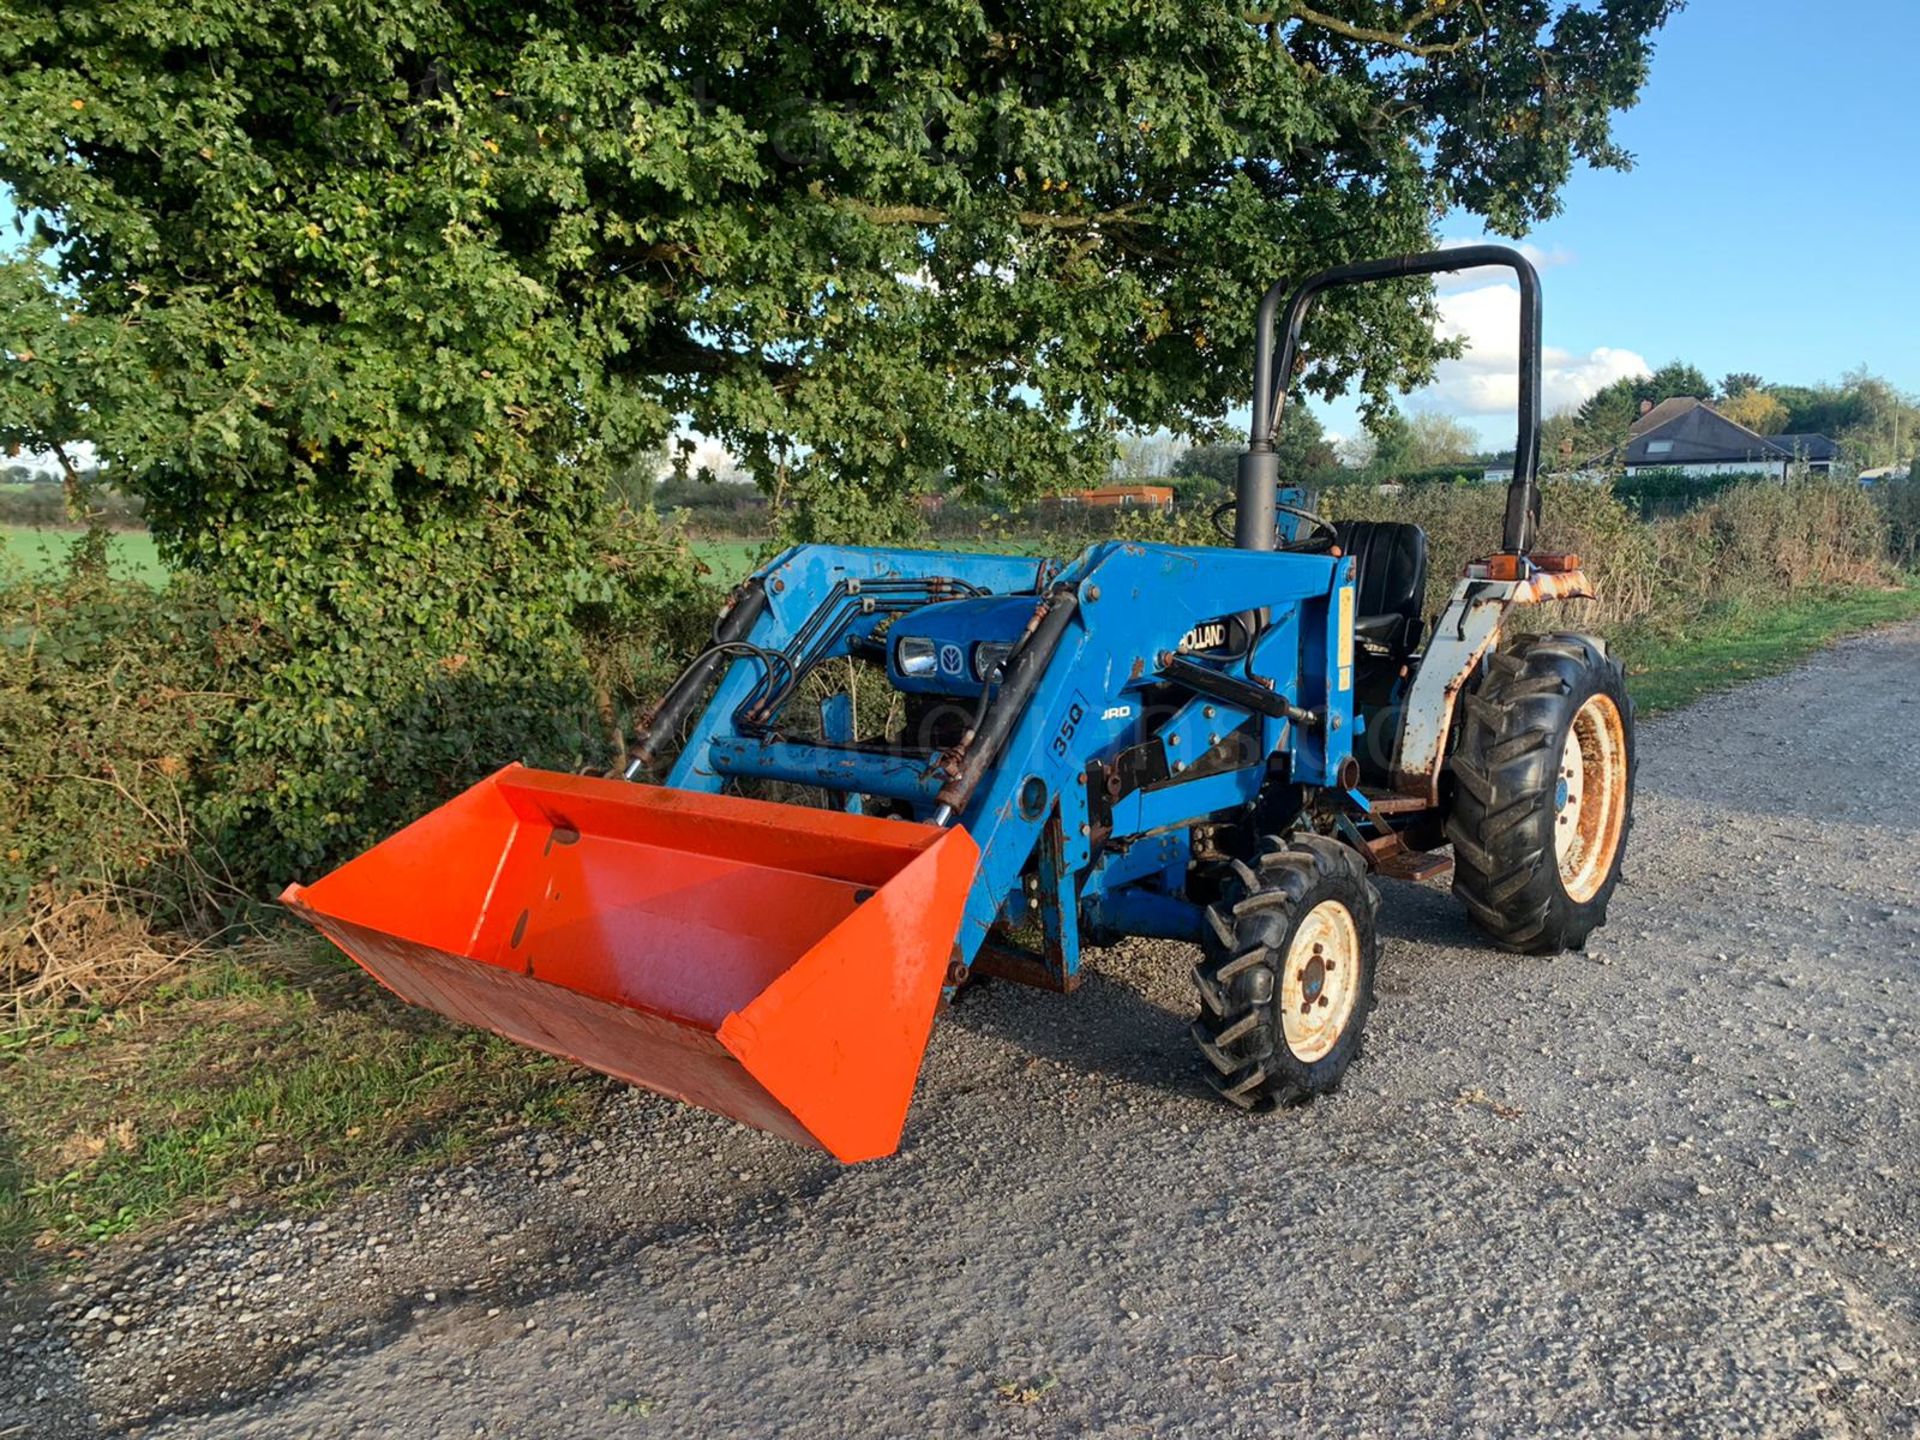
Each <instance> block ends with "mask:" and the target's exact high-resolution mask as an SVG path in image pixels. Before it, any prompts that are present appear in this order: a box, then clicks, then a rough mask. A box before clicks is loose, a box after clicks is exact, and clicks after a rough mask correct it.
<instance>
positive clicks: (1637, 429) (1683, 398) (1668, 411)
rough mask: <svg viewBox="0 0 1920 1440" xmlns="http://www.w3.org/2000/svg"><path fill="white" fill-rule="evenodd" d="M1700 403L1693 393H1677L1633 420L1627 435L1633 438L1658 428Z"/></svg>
mask: <svg viewBox="0 0 1920 1440" xmlns="http://www.w3.org/2000/svg"><path fill="white" fill-rule="evenodd" d="M1699 403H1700V402H1699V401H1698V400H1696V399H1694V398H1693V396H1691V395H1675V396H1673V397H1672V398H1670V399H1667V400H1662V401H1661V402H1660V403H1659V404H1658V405H1656V406H1654V407H1653V408H1652V409H1651V410H1649V411H1647V413H1646V414H1644V415H1642V416H1641V417H1640V418H1639V419H1638V420H1635V421H1634V422H1633V428H1632V429H1631V430H1629V431H1627V435H1628V437H1629V438H1631V437H1633V436H1636V435H1644V434H1646V433H1647V432H1648V431H1649V430H1658V429H1659V428H1660V427H1661V426H1662V425H1664V424H1666V423H1667V422H1668V421H1669V420H1675V419H1678V418H1679V417H1680V416H1682V415H1684V414H1686V413H1687V411H1689V410H1691V409H1693V407H1694V406H1696V405H1698V404H1699Z"/></svg>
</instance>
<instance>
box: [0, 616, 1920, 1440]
mask: <svg viewBox="0 0 1920 1440" xmlns="http://www.w3.org/2000/svg"><path fill="white" fill-rule="evenodd" d="M1916 696H1920V626H1905V627H1901V628H1897V629H1892V630H1887V631H1882V632H1879V633H1876V634H1873V635H1868V636H1864V637H1861V638H1858V639H1855V640H1852V641H1850V642H1847V643H1845V644H1843V645H1841V646H1839V647H1838V648H1836V649H1834V650H1833V651H1831V652H1828V653H1826V654H1824V655H1821V656H1819V657H1817V658H1816V659H1815V660H1814V661H1813V662H1812V663H1810V664H1809V665H1807V666H1806V667H1805V668H1803V669H1801V670H1799V671H1797V672H1795V673H1794V674H1792V675H1790V676H1786V677H1783V678H1781V679H1779V680H1775V681H1768V682H1765V683H1763V684H1758V685H1754V686H1750V687H1748V688H1746V689H1743V690H1740V691H1737V692H1734V693H1730V694H1728V695H1725V696H1723V697H1721V698H1718V699H1714V700H1711V701H1709V702H1707V703H1705V704H1702V705H1700V706H1697V707H1696V708H1694V709H1691V710H1689V711H1686V712H1684V713H1682V714H1679V715H1676V716H1673V717H1671V718H1668V719H1664V720H1660V721H1657V722H1653V723H1649V724H1647V725H1646V726H1645V727H1644V728H1643V730H1642V732H1641V752H1642V765H1641V772H1640V795H1639V808H1638V827H1637V830H1636V832H1635V834H1634V837H1633V843H1632V850H1631V853H1630V856H1629V860H1628V879H1627V884H1626V885H1625V886H1624V887H1623V888H1622V889H1621V891H1620V893H1619V897H1618V899H1617V900H1616V902H1615V908H1614V914H1613V922H1612V924H1611V925H1610V926H1609V927H1608V928H1607V929H1606V930H1604V931H1602V932H1601V933H1600V934H1599V935H1597V936H1596V937H1595V939H1594V942H1593V944H1592V947H1591V948H1590V949H1589V950H1588V951H1587V952H1586V953H1585V954H1583V955H1567V956H1563V957H1560V958H1558V959H1554V960H1519V959H1514V958H1511V957H1506V956H1502V955H1499V954H1495V953H1493V952H1491V951H1489V950H1487V949H1484V948H1482V947H1481V946H1480V945H1479V944H1477V943H1476V941H1475V939H1474V936H1473V935H1472V933H1471V932H1470V931H1469V930H1468V929H1467V927H1466V925H1465V923H1464V922H1463V920H1462V919H1461V917H1460V915H1459V913H1458V911H1457V910H1456V908H1455V906H1454V904H1453V902H1452V901H1451V899H1450V898H1449V897H1448V895H1447V894H1446V892H1445V890H1444V888H1441V887H1427V888H1415V887H1410V886H1404V885H1393V886H1390V887H1389V889H1390V893H1389V894H1388V896H1387V907H1386V923H1387V926H1388V931H1389V941H1388V950H1387V956H1386V961H1385V965H1384V967H1383V971H1382V986H1381V988H1382V994H1381V1001H1380V1008H1379V1009H1378V1011H1376V1013H1375V1015H1374V1018H1373V1022H1372V1026H1371V1028H1370V1031H1369V1034H1368V1048H1367V1054H1366V1055H1365V1057H1364V1058H1363V1059H1362V1061H1361V1062H1360V1063H1359V1064H1358V1065H1357V1066H1356V1067H1355V1069H1354V1070H1353V1071H1352V1072H1351V1074H1350V1076H1349V1078H1348V1081H1347V1084H1346V1086H1345V1088H1344V1090H1343V1091H1342V1093H1341V1094H1340V1095H1338V1096H1337V1097H1334V1098H1332V1099H1329V1100H1325V1101H1322V1102H1320V1103H1319V1104H1317V1105H1314V1106H1312V1107H1310V1108H1308V1109H1306V1110H1303V1111H1296V1112H1291V1113H1287V1114H1283V1115H1278V1116H1273V1117H1268V1118H1265V1119H1260V1120H1249V1119H1246V1118H1244V1117H1242V1116H1240V1115H1238V1114H1235V1113H1231V1112H1228V1111H1227V1110H1225V1109H1223V1108H1221V1107H1220V1106H1218V1105H1217V1104H1215V1103H1214V1102H1213V1101H1211V1100H1209V1099H1207V1098H1205V1096H1204V1095H1203V1093H1202V1091H1201V1089H1200V1087H1199V1079H1198V1072H1197V1071H1196V1069H1195V1061H1194V1058H1193V1057H1192V1055H1191V1054H1190V1052H1189V1049H1188V1042H1187V1040H1186V1038H1185V1034H1184V1031H1185V1025H1186V1021H1187V1018H1188V1009H1189V1000H1188V993H1187V981H1186V968H1187V964H1188V956H1189V952H1188V951H1187V950H1186V949H1185V948H1184V947H1181V946H1176V945H1167V944H1162V943H1158V942H1153V943H1147V942H1141V943H1136V944H1134V945H1131V946H1129V947H1125V948H1122V949H1118V950H1114V951H1109V952H1106V953H1104V954H1102V955H1100V956H1098V957H1096V959H1095V961H1094V963H1095V965H1096V967H1097V968H1096V972H1095V973H1094V975H1093V977H1092V978H1091V979H1090V980H1089V982H1088V983H1087V984H1086V985H1085V986H1084V987H1083V989H1082V990H1081V991H1080V993H1079V994H1078V995H1076V996H1074V997H1072V998H1071V999H1070V1000H1063V999H1061V998H1059V997H1054V996H1049V995H1044V994H1040V993H1038V992H1032V991H1024V990H1021V989H1018V988H1015V987H1008V986H995V987H986V988H983V989H982V990H980V991H979V992H977V993H974V994H971V995H969V996H968V997H966V998H965V999H964V1000H963V1002H962V1003H961V1004H960V1005H959V1006H957V1007H956V1008H955V1009H954V1011H953V1012H952V1013H951V1014H949V1015H948V1016H946V1017H945V1018H944V1019H943V1020H942V1022H941V1023H940V1024H939V1025H938V1027H937V1028H936V1034H935V1042H934V1045H933V1049H932V1051H931V1053H930V1055H929V1058H928V1060H927V1063H926V1068H925V1073H924V1076H923V1079H922V1083H921V1088H920V1093H919V1098H918V1100H917V1102H916V1104H915V1108H914V1112H913V1115H912V1118H911V1120H910V1122H909V1125H908V1132H907V1138H906V1143H905V1146H904V1148H903V1149H902V1151H901V1153H900V1155H899V1156H898V1157H897V1158H895V1159H893V1160H889V1161H885V1162H881V1163H878V1164H873V1165H867V1166H862V1167H859V1168H855V1169H840V1168H837V1167H835V1166H834V1165H832V1164H831V1163H829V1162H825V1161H823V1160H821V1159H820V1158H818V1157H816V1156H814V1155H812V1154H810V1153H806V1152H802V1151H799V1150H796V1149H793V1148H790V1147H787V1146H784V1145H782V1144H780V1143H778V1142H775V1141H772V1140H769V1139H767V1138H765V1137H763V1136H760V1135H757V1134H754V1133H752V1132H749V1131H746V1130H743V1129H740V1128H737V1127H734V1126H732V1125H729V1124H727V1123H726V1122H723V1121H720V1120H717V1119H714V1118H712V1117H708V1116H703V1115H699V1114H697V1113H694V1112H691V1111H687V1110H683V1109H680V1108H677V1107H674V1106H671V1105H668V1104H666V1103H664V1102H660V1101H657V1100H655V1099H653V1098H651V1097H649V1096H646V1095H642V1094H639V1093H635V1092H629V1091H621V1092H619V1093H618V1094H617V1096H616V1097H615V1098H614V1099H612V1100H611V1101H610V1103H609V1105H608V1106H607V1109H606V1112H605V1115H604V1118H603V1119H602V1121H601V1122H600V1123H599V1124H598V1125H597V1127H596V1128H595V1130H594V1132H593V1133H591V1134H590V1135H587V1136H581V1137H555V1136H543V1135H539V1134H532V1135H523V1136H517V1137H515V1138H513V1139H511V1140H508V1141H505V1142H503V1143H502V1144H500V1145H499V1146H498V1147H497V1148H496V1149H494V1150H493V1151H491V1152H489V1153H488V1154H486V1155H485V1156H484V1157H483V1158H481V1159H480V1160H478V1161H476V1162H475V1163H473V1164H470V1165H467V1166H465V1167H462V1168H460V1169H456V1170H452V1171H447V1172H441V1173H437V1174H428V1175H419V1176H415V1177H411V1178H409V1179H407V1180H405V1181H402V1182H400V1183H397V1184H395V1185H393V1186H391V1187H390V1188H388V1189H386V1190H384V1191H382V1192H381V1193H379V1194H376V1195H369V1196H363V1197H359V1198H356V1199H355V1200H353V1201H351V1202H349V1203H346V1204H344V1205H342V1206H340V1207H339V1208H338V1209H337V1210H335V1211H334V1212H332V1213H330V1214H328V1215H327V1216H325V1217H324V1218H323V1219H320V1220H313V1219H311V1218H302V1219H299V1220H295V1221H291V1222H289V1221H287V1220H284V1219H278V1218H276V1217H272V1216H268V1217H265V1218H264V1222H263V1221H262V1217H257V1216H245V1215H235V1216H231V1217H222V1218H221V1219H220V1220H219V1221H218V1222H215V1223H208V1224H202V1225H199V1226H196V1227H194V1228H192V1229H190V1230H187V1231H185V1232H177V1233H175V1234H174V1235H172V1236H170V1237H168V1238H167V1239H165V1240H163V1241H159V1242H155V1243H153V1244H150V1245H148V1246H146V1247H145V1248H141V1249H127V1250H117V1251H111V1252H109V1254H108V1256H107V1257H106V1258H103V1259H102V1260H101V1261H100V1262H99V1265H100V1268H99V1269H98V1270H97V1271H96V1272H94V1273H91V1274H89V1275H87V1276H85V1277H84V1278H82V1277H76V1278H74V1279H73V1280H72V1281H71V1282H70V1283H68V1284H65V1285H60V1286H54V1287H49V1288H48V1289H47V1290H46V1291H45V1293H42V1294H39V1295H36V1296H33V1297H29V1298H28V1299H27V1300H26V1302H25V1303H24V1304H16V1305H15V1306H14V1311H15V1313H13V1314H11V1315H7V1316H5V1317H4V1318H3V1319H0V1344H4V1345H5V1346H6V1347H7V1357H6V1363H5V1365H4V1366H0V1440H5V1437H12V1436H15V1435H19V1436H29V1435H30V1436H34V1437H36V1440H37V1437H43V1436H44V1437H58V1436H63V1435H90V1434H95V1433H101V1432H103V1431H104V1432H107V1433H115V1432H121V1431H125V1430H128V1429H137V1430H141V1431H143V1432H144V1433H148V1434H154V1435H165V1436H220V1437H231V1436H296V1435H297V1436H386V1435H402V1434H404V1435H409V1436H431V1437H440V1436H449V1437H450V1436H471V1435H480V1434H485V1435H491V1436H575V1435H579V1436H597V1435H617V1436H644V1435H649V1434H672V1435H676V1436H705V1435H743V1436H762V1435H770V1434H776V1433H795V1434H804V1435H807V1436H809V1437H814V1436H835V1435H859V1436H867V1435H890V1436H922V1435H932V1434H984V1435H1000V1434H1011V1435H1062V1436H1068V1435H1071V1436H1081V1435H1090V1436H1141V1435H1154V1436H1159V1435H1192V1436H1204V1437H1210V1440H1211V1437H1221V1436H1253V1435H1272V1434H1286V1435H1289V1436H1315V1435H1346V1434H1352V1433H1367V1434H1383V1435H1393V1434H1400V1435H1420V1436H1424V1435H1431V1434H1436V1433H1442V1432H1458V1431H1470V1432H1475V1433H1494V1432H1505V1433H1516V1432H1518V1433H1556V1434H1576V1433H1592V1434H1606V1435H1615V1434H1620V1433H1626V1432H1653V1433H1659V1434H1665V1435H1672V1434H1681V1435H1686V1434H1713V1435H1721V1434H1767V1435H1802V1434H1804V1435H1812V1434H1820V1435H1852V1434H1865V1435H1882V1434H1913V1433H1915V1432H1916V1430H1920V1271H1917V1270H1916V1254H1917V1253H1920V1251H1917V1247H1920V1186H1916V1184H1915V1180H1914V1176H1915V1173H1916V1169H1920V1114H1916V1106H1920V1085H1916V1066H1915V1060H1914V1048H1913V1036H1914V1034H1915V1033H1916V1032H1920V963H1917V962H1916V947H1917V945H1920V699H1917V698H1916ZM9 1331H11V1334H9V1333H8V1332H9Z"/></svg>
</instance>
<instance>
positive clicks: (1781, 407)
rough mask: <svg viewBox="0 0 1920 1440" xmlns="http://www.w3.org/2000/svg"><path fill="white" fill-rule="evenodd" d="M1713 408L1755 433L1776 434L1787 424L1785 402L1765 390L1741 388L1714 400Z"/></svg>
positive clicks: (1783, 429)
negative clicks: (1736, 392) (1734, 392)
mask: <svg viewBox="0 0 1920 1440" xmlns="http://www.w3.org/2000/svg"><path fill="white" fill-rule="evenodd" d="M1713 408H1714V409H1715V410H1718V411H1719V412H1720V413H1721V414H1722V415H1724V416H1726V417H1727V419H1729V420H1731V421H1733V423H1734V424H1736V425H1744V426H1746V427H1747V429H1749V430H1751V431H1753V433H1754V434H1756V435H1778V434H1781V433H1782V432H1783V431H1785V429H1786V426H1787V407H1786V404H1785V403H1784V402H1783V401H1782V400H1781V399H1780V398H1779V397H1778V396H1777V395H1774V394H1772V393H1770V392H1768V391H1766V390H1759V389H1748V390H1742V391H1740V392H1739V393H1738V394H1734V395H1728V396H1725V397H1723V398H1721V399H1719V400H1716V401H1714V402H1713Z"/></svg>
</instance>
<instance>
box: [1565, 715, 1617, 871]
mask: <svg viewBox="0 0 1920 1440" xmlns="http://www.w3.org/2000/svg"><path fill="white" fill-rule="evenodd" d="M1626 813H1627V733H1626V727H1625V726H1624V725H1623V724H1622V723H1621V720H1620V707H1619V706H1617V705H1615V704H1614V703H1613V701H1612V699H1611V698H1610V697H1608V696H1606V695H1592V696H1589V697H1588V699H1587V703H1586V704H1584V705H1582V706H1581V707H1580V708H1579V710H1577V711H1575V712H1574V717H1573V724H1571V725H1569V726H1568V727H1567V739H1566V743H1565V744H1564V745H1562V746H1561V747H1560V769H1559V773H1558V774H1557V775H1556V776H1555V777H1554V816H1553V853H1554V858H1555V859H1556V860H1557V861H1558V862H1559V866H1560V886H1561V888H1562V889H1563V890H1565V891H1566V892H1567V897H1568V898H1569V899H1571V900H1573V901H1575V902H1577V903H1580V904H1584V903H1585V902H1587V901H1588V900H1591V899H1592V898H1593V897H1594V896H1595V895H1597V894H1599V893H1600V887H1601V885H1603V884H1604V883H1605V882H1606V878H1607V876H1608V874H1609V873H1610V872H1611V871H1612V869H1613V857H1614V853H1615V852H1616V851H1617V850H1619V848H1620V830H1621V824H1622V821H1623V820H1624V819H1625V817H1626Z"/></svg>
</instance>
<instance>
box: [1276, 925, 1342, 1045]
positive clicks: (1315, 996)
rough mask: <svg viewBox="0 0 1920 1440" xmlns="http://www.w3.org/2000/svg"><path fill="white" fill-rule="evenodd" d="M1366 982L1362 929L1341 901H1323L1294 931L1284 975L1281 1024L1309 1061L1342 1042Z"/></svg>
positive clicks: (1281, 982)
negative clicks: (1363, 978) (1362, 971)
mask: <svg viewBox="0 0 1920 1440" xmlns="http://www.w3.org/2000/svg"><path fill="white" fill-rule="evenodd" d="M1359 987H1360V928H1359V926H1357V925H1355V924H1354V923H1353V914H1352V912H1351V911H1349V910H1348V909H1347V907H1346V906H1345V905H1343V904H1341V903H1340V902H1339V901H1338V900H1322V901H1321V902H1320V903H1319V904H1318V905H1316V906H1314V907H1313V909H1311V910H1309V911H1308V912H1307V914H1306V917H1305V918H1304V919H1303V920H1301V922H1300V925H1299V928H1298V929H1296V930H1295V931H1294V932H1293V939H1292V941H1291V942H1290V943H1289V944H1288V946H1287V957H1286V962H1285V965H1284V967H1283V969H1282V972H1281V976H1280V1028H1281V1030H1282V1031H1283V1032H1284V1034H1285V1036H1286V1041H1287V1049H1289V1050H1291V1051H1292V1052H1293V1057H1294V1059H1296V1060H1299V1061H1302V1062H1304V1063H1306V1064H1309V1065H1310V1064H1312V1063H1313V1062H1314V1061H1316V1060H1319V1059H1321V1058H1323V1057H1324V1056H1325V1055H1326V1054H1327V1052H1328V1051H1330V1050H1332V1049H1333V1047H1334V1046H1335V1045H1336V1044H1338V1043H1339V1040H1340V1036H1341V1035H1342V1034H1343V1033H1344V1032H1345V1030H1346V1028H1347V1021H1348V1020H1350V1019H1351V1018H1352V1017H1353V1001H1354V997H1355V996H1356V995H1357V994H1359Z"/></svg>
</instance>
